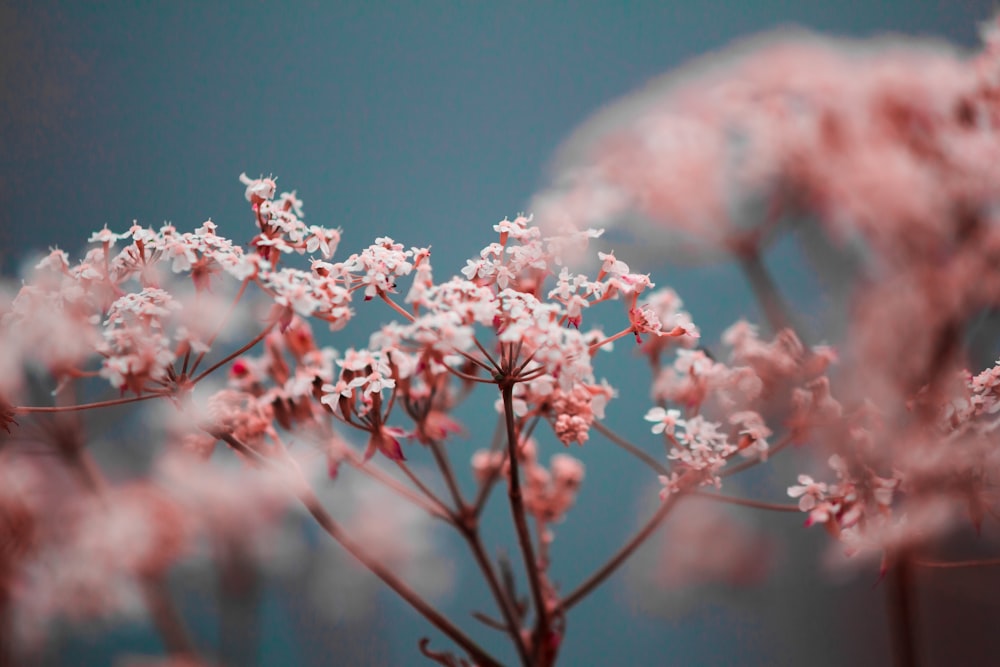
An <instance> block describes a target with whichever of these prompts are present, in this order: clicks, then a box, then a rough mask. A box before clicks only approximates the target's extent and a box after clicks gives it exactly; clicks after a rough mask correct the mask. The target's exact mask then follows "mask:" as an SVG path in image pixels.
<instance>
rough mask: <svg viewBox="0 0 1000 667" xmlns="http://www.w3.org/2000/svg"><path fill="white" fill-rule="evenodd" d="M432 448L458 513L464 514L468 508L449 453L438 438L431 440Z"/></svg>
mask: <svg viewBox="0 0 1000 667" xmlns="http://www.w3.org/2000/svg"><path fill="white" fill-rule="evenodd" d="M430 448H431V453H432V454H434V461H435V462H437V466H438V470H440V471H441V477H443V478H444V482H445V484H446V485H447V486H448V492H449V493H451V499H452V502H454V503H455V507H456V508H457V509H458V513H459V514H462V513H463V512H464V511H465V509H466V504H465V499H464V498H463V497H462V491H461V489H459V488H458V480H456V479H455V473H454V472H453V471H452V469H451V463H449V461H448V455H447V454H446V453H445V451H444V449H443V448H442V444H441V443H440V442H439V441H437V440H431V443H430Z"/></svg>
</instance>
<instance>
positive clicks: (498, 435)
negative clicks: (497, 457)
mask: <svg viewBox="0 0 1000 667" xmlns="http://www.w3.org/2000/svg"><path fill="white" fill-rule="evenodd" d="M503 425H504V418H503V416H502V415H501V416H500V417H499V418H498V419H497V425H496V427H495V428H494V429H493V439H492V440H490V452H497V451H500V446H501V440H502V437H503ZM497 477H499V471H494V472H493V473H492V474H490V475H489V476H488V477H487V478H486V479H485V480H483V481H482V483H480V485H479V490H478V491H476V499H475V500H474V501H473V502H472V515H473V516H477V517H478V516H479V515H480V514H481V513H482V511H483V507H485V506H486V499H487V498H489V495H490V491H492V490H493V485H494V484H496V481H497Z"/></svg>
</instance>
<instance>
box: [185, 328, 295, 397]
mask: <svg viewBox="0 0 1000 667" xmlns="http://www.w3.org/2000/svg"><path fill="white" fill-rule="evenodd" d="M274 325H275V322H271V323H270V324H268V325H267V326H266V327H265V328H264V330H263V331H261V332H260V333H259V334H257V335H256V336H254V338H253V340H251V341H250V342H249V343H247V344H246V345H244V346H243V347H241V348H240V349H238V350H236V351H235V352H233V353H231V354H227V355H226V356H225V357H223V358H222V359H220V360H219V361H217V362H216V363H214V364H212V365H211V366H209V367H208V368H207V369H205V370H204V371H202V372H201V374H199V375H198V376H197V377H196V378H194V379H193V380H191V384H198V383H199V382H201V381H202V379H203V378H205V377H206V376H208V375H211V374H212V373H213V372H215V371H216V370H217V369H218V368H220V367H221V366H224V365H225V364H227V363H229V362H230V361H232V360H233V359H235V358H236V357H238V356H240V355H241V354H243V353H244V352H246V351H247V350H249V349H250V348H252V347H253V346H254V345H256V344H257V343H259V342H260V341H262V340H264V338H265V337H267V334H269V333H271V329H273V328H274Z"/></svg>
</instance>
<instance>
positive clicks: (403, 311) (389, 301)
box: [378, 290, 416, 322]
mask: <svg viewBox="0 0 1000 667" xmlns="http://www.w3.org/2000/svg"><path fill="white" fill-rule="evenodd" d="M378 295H379V296H380V297H381V298H382V300H383V301H385V302H386V303H387V304H389V307H390V308H392V309H393V310H395V311H396V312H397V313H399V314H400V315H402V316H403V317H405V318H406V319H407V320H408V321H410V322H412V321H413V320H414V319H416V318H414V317H413V315H412V314H411V313H409V312H407V310H406V309H405V308H403V307H402V306H400V305H399V304H398V303H396V302H395V301H393V300H392V299H390V298H389V295H388V294H386V293H385V292H383V291H382V290H379V292H378Z"/></svg>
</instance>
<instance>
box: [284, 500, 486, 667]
mask: <svg viewBox="0 0 1000 667" xmlns="http://www.w3.org/2000/svg"><path fill="white" fill-rule="evenodd" d="M303 484H304V481H303ZM298 495H299V500H300V501H301V502H302V504H303V505H305V507H306V509H307V510H308V511H309V513H310V514H311V515H312V516H313V518H314V519H316V522H317V523H318V524H319V525H320V527H321V528H322V529H323V530H325V531H326V532H327V533H328V534H329V535H330V537H332V538H333V539H335V540H336V541H337V542H338V543H339V544H340V545H341V546H342V547H344V549H346V550H347V552H348V553H350V554H351V555H352V556H354V557H355V558H357V559H358V560H359V561H360V562H361V564H362V565H364V566H365V567H366V568H368V570H370V571H371V572H372V574H374V575H375V576H376V577H378V578H379V579H381V580H382V582H383V583H385V584H386V585H387V586H389V588H391V589H392V590H393V591H394V592H395V593H396V594H397V595H399V597H401V598H403V599H404V600H405V601H406V602H407V603H409V605H410V606H411V607H413V608H414V609H415V610H416V611H417V612H418V613H419V614H420V615H421V616H423V617H424V618H426V619H427V620H428V621H429V622H430V623H431V624H432V625H433V626H434V627H436V628H438V629H439V630H440V631H441V632H443V633H444V634H445V635H447V636H448V637H449V638H450V639H451V640H452V641H453V642H455V643H456V644H458V645H459V646H461V647H462V649H463V650H464V651H465V652H466V653H468V654H469V656H470V657H472V658H473V659H474V660H475V661H476V663H477V664H479V665H482V666H483V667H501V664H500V662H499V661H497V660H496V658H494V657H493V656H491V655H490V654H489V653H487V652H486V650H485V649H483V648H482V647H481V646H479V644H477V643H476V642H475V641H473V640H472V639H471V638H470V637H469V636H468V635H466V634H465V633H464V632H462V630H461V629H460V628H459V627H458V626H456V625H455V624H454V623H452V622H451V621H450V620H448V618H447V617H445V616H444V615H443V614H441V613H440V612H439V611H438V610H437V609H435V608H434V607H432V606H431V605H430V604H428V603H427V601H426V600H424V599H423V598H422V597H420V596H419V595H418V594H417V593H416V591H414V590H413V589H411V588H410V587H409V586H408V585H407V584H406V583H405V582H404V581H403V580H402V579H399V578H398V577H397V576H396V575H395V574H394V573H393V572H392V571H391V570H390V569H389V568H387V567H386V566H385V565H383V564H382V563H381V562H379V561H378V560H377V559H376V558H374V557H372V556H371V555H369V554H368V553H367V552H366V551H365V550H364V549H362V548H361V546H360V545H359V544H357V543H356V542H354V541H353V540H351V539H350V538H349V537H348V536H347V534H346V533H345V532H344V530H343V529H342V528H341V527H340V524H338V523H337V522H336V521H335V520H334V518H333V517H332V516H330V514H329V513H327V511H326V509H324V507H323V505H322V504H321V503H320V502H319V499H318V498H317V497H316V494H315V493H313V491H312V489H310V488H309V487H308V486H305V485H304V486H303V488H301V489H300V490H299V493H298Z"/></svg>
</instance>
